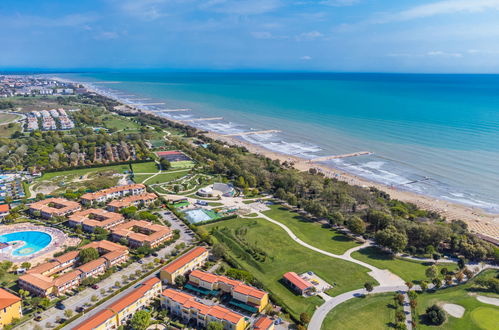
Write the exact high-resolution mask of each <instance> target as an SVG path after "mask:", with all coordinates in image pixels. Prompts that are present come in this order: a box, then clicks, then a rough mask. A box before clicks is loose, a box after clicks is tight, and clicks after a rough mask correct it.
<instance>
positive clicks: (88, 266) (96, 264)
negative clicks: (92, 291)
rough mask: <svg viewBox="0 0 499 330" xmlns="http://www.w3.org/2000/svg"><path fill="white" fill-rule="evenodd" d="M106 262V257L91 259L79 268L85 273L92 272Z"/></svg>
mask: <svg viewBox="0 0 499 330" xmlns="http://www.w3.org/2000/svg"><path fill="white" fill-rule="evenodd" d="M105 263H106V259H104V258H99V259H95V260H92V261H89V262H87V263H86V264H83V265H81V266H80V267H78V268H77V269H79V270H81V271H82V272H84V273H88V272H91V271H92V270H94V269H97V268H99V267H100V266H102V265H104V264H105Z"/></svg>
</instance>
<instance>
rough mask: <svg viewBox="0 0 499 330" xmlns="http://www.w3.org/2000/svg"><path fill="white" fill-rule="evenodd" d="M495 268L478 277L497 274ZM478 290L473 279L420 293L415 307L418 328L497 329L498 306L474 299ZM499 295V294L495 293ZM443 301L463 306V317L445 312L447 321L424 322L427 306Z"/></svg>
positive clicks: (443, 302)
mask: <svg viewBox="0 0 499 330" xmlns="http://www.w3.org/2000/svg"><path fill="white" fill-rule="evenodd" d="M498 273H499V272H498V271H497V270H488V271H486V272H483V273H482V274H480V275H479V276H480V277H490V276H497V274H498ZM477 294H480V290H477V289H475V288H474V287H473V281H471V283H466V284H464V285H460V286H457V287H452V288H448V289H443V290H438V291H436V292H433V293H432V292H425V293H423V294H420V295H419V297H418V299H417V301H418V306H417V307H416V312H417V314H418V315H417V318H416V320H417V323H418V324H419V325H418V329H449V330H450V329H452V330H460V329H463V330H464V329H487V330H489V329H490V330H492V329H498V328H499V308H498V307H497V306H494V305H489V304H484V303H481V302H479V301H478V300H477V299H476V295H477ZM496 297H499V295H496ZM445 303H450V304H456V305H460V306H462V307H464V308H465V309H466V311H465V312H464V315H463V317H461V318H455V317H452V316H450V315H448V314H447V321H446V322H445V323H444V324H442V325H441V326H438V327H437V326H429V325H426V324H425V320H424V317H423V315H424V313H425V310H426V308H427V307H429V306H431V305H433V304H437V305H443V304H445Z"/></svg>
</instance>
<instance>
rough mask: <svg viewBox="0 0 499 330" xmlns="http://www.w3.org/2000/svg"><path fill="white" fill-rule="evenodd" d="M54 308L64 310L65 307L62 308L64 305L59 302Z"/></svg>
mask: <svg viewBox="0 0 499 330" xmlns="http://www.w3.org/2000/svg"><path fill="white" fill-rule="evenodd" d="M55 308H57V309H60V310H63V309H66V306H64V304H63V303H62V302H60V301H59V302H58V303H57V304H55Z"/></svg>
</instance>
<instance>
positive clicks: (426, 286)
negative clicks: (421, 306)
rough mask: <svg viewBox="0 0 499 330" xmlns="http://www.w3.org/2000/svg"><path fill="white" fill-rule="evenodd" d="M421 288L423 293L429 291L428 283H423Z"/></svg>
mask: <svg viewBox="0 0 499 330" xmlns="http://www.w3.org/2000/svg"><path fill="white" fill-rule="evenodd" d="M419 286H420V287H421V291H423V292H425V291H426V289H428V282H426V281H421V284H420V285H419Z"/></svg>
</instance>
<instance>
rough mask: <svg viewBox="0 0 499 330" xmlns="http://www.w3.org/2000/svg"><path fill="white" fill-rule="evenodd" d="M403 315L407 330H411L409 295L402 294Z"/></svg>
mask: <svg viewBox="0 0 499 330" xmlns="http://www.w3.org/2000/svg"><path fill="white" fill-rule="evenodd" d="M404 314H405V326H406V327H407V330H412V315H411V305H410V304H409V295H408V294H407V292H404Z"/></svg>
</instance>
